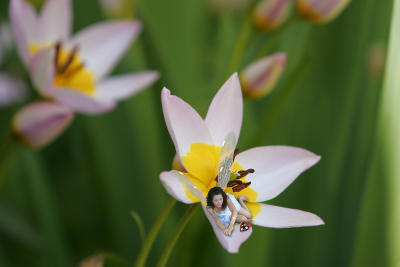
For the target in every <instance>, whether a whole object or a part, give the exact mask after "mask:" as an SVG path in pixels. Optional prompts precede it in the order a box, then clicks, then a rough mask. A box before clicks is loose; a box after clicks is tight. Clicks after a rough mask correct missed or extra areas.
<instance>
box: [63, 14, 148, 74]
mask: <svg viewBox="0 0 400 267" xmlns="http://www.w3.org/2000/svg"><path fill="white" fill-rule="evenodd" d="M140 29H141V25H140V23H139V22H137V21H117V22H105V23H98V24H96V25H94V26H91V27H89V28H87V29H85V30H83V31H82V32H80V33H78V34H77V35H76V36H75V37H73V39H72V40H71V41H69V42H68V47H69V49H72V47H74V46H75V45H77V46H78V48H79V55H80V56H81V58H82V60H83V62H84V63H85V66H86V67H87V68H88V69H90V70H91V71H92V72H94V74H95V76H96V78H97V79H100V78H101V77H103V76H105V75H106V74H108V73H109V72H110V71H111V69H112V68H113V67H114V65H115V64H116V63H117V62H118V60H119V59H120V58H121V56H122V55H123V54H124V52H125V51H126V50H127V49H128V47H129V46H130V44H131V43H132V41H133V40H134V39H135V38H136V36H137V35H138V34H139V32H140Z"/></svg>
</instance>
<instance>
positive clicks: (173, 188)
mask: <svg viewBox="0 0 400 267" xmlns="http://www.w3.org/2000/svg"><path fill="white" fill-rule="evenodd" d="M160 180H161V183H162V184H163V185H164V187H165V189H166V190H167V191H168V194H170V195H171V196H173V197H174V198H175V199H176V200H178V201H180V202H183V203H187V204H191V203H194V201H192V200H190V199H189V198H188V197H187V195H186V191H185V188H184V187H183V185H182V183H181V182H180V180H179V177H178V176H177V175H176V172H175V171H169V172H162V173H161V174H160Z"/></svg>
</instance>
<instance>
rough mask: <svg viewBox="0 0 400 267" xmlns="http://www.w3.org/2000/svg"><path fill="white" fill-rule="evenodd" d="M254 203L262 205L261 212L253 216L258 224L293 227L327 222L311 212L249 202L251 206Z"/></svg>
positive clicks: (248, 204) (273, 226)
mask: <svg viewBox="0 0 400 267" xmlns="http://www.w3.org/2000/svg"><path fill="white" fill-rule="evenodd" d="M252 205H260V207H261V211H260V213H258V214H257V215H256V216H255V217H254V218H253V224H256V225H260V226H264V227H272V228H291V227H304V226H316V225H322V224H325V223H324V221H323V220H322V219H321V218H320V217H318V216H317V215H315V214H313V213H310V212H306V211H302V210H296V209H288V208H282V207H278V206H272V205H267V204H261V203H247V206H248V207H249V208H251V206H252Z"/></svg>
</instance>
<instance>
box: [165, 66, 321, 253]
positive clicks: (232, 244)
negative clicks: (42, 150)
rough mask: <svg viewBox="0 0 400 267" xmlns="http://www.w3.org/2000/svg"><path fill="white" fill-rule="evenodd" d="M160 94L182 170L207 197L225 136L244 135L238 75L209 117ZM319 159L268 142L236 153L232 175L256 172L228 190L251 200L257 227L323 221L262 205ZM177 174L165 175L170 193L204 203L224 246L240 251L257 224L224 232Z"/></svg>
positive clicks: (220, 93)
mask: <svg viewBox="0 0 400 267" xmlns="http://www.w3.org/2000/svg"><path fill="white" fill-rule="evenodd" d="M161 98H162V108H163V112H164V118H165V121H166V124H167V128H168V131H169V133H170V135H171V138H172V141H173V143H174V145H175V149H176V153H177V156H178V158H179V160H180V162H181V164H182V166H183V167H184V169H185V171H184V172H182V173H183V174H184V175H185V176H186V177H187V178H188V179H190V180H191V182H193V183H194V185H195V186H196V187H197V188H198V189H199V190H201V194H203V195H204V196H206V195H207V193H208V191H209V189H210V188H212V187H215V186H216V185H217V181H216V179H215V178H216V176H217V174H218V166H219V158H220V151H221V147H222V145H223V142H224V139H225V137H226V136H227V135H228V133H233V134H234V135H235V136H237V137H239V134H240V128H241V125H242V115H243V114H242V112H243V99H242V93H241V88H240V83H239V79H238V76H237V74H234V75H232V76H231V77H230V78H229V79H228V81H226V82H225V84H224V85H223V86H222V87H221V89H220V90H219V91H218V92H217V94H216V96H215V97H214V99H213V101H212V102H211V105H210V107H209V109H208V112H207V116H206V118H205V120H203V119H202V118H201V117H200V115H199V114H198V113H197V112H196V111H195V110H194V109H193V108H192V107H191V106H190V105H189V104H187V103H186V102H184V101H183V100H182V99H180V98H179V97H177V96H174V95H171V93H170V91H169V90H168V89H166V88H164V89H163V90H162V93H161ZM235 145H236V144H235ZM319 159H320V157H319V156H317V155H315V154H313V153H312V152H310V151H307V150H305V149H302V148H297V147H290V146H264V147H256V148H252V149H249V150H246V151H244V152H241V153H239V154H238V155H237V156H236V157H235V159H234V163H233V165H232V173H234V172H236V171H240V170H246V169H249V168H252V169H254V170H255V172H254V173H251V174H248V175H247V176H246V177H244V178H242V180H243V183H245V184H247V185H248V186H247V187H243V188H240V190H233V189H232V188H231V187H227V188H226V189H225V191H226V192H228V193H230V194H233V195H234V196H235V197H236V198H237V197H239V196H243V197H246V198H247V200H248V202H247V207H248V208H249V210H250V212H251V214H252V224H254V225H260V226H265V227H274V228H284V227H301V226H314V225H320V224H323V221H322V220H321V219H320V218H319V217H318V216H317V215H315V214H312V213H309V212H305V211H301V210H296V209H288V208H283V207H278V206H273V205H268V204H264V203H261V202H264V201H267V200H270V199H273V198H275V197H276V196H278V195H279V194H280V193H281V192H282V191H283V190H285V188H286V187H288V186H289V185H290V184H291V183H292V182H293V181H294V180H295V179H296V178H297V176H298V175H299V174H300V173H302V172H303V171H305V170H306V169H308V168H309V167H311V166H313V165H314V164H315V163H317V162H318V161H319ZM178 174H179V172H177V171H176V170H172V171H168V172H167V171H165V172H162V173H161V174H160V180H161V182H162V184H163V185H164V186H165V188H166V190H167V191H168V193H169V194H170V195H171V196H173V197H174V198H176V199H177V200H178V201H180V202H183V203H187V204H191V203H195V202H201V203H202V204H201V205H202V207H203V210H204V212H205V214H206V216H207V218H208V219H209V221H210V223H211V225H212V228H213V229H214V232H215V234H216V236H217V238H218V240H219V241H220V243H221V245H222V246H223V247H224V248H225V249H226V250H227V251H228V252H230V253H236V252H238V250H239V247H240V245H241V244H242V243H243V242H244V241H245V240H246V239H247V238H248V237H249V236H250V235H251V233H252V228H250V229H249V230H248V231H243V232H241V231H239V226H238V225H235V228H234V230H233V232H232V234H231V235H230V236H228V235H225V234H224V233H223V232H222V230H221V229H220V228H218V226H217V224H216V222H215V220H214V219H213V218H212V216H211V214H209V212H208V211H207V210H206V207H205V206H204V205H205V203H204V202H202V201H200V199H199V198H197V197H196V196H194V195H192V194H191V193H189V192H188V190H187V187H186V185H185V184H183V183H182V180H181V179H180V178H181V177H180V176H179V175H178ZM228 186H229V185H228Z"/></svg>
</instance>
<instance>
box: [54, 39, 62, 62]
mask: <svg viewBox="0 0 400 267" xmlns="http://www.w3.org/2000/svg"><path fill="white" fill-rule="evenodd" d="M55 49H56V52H55V55H54V66H55V67H56V68H58V60H59V59H60V51H61V42H60V41H58V42H57V43H56V46H55Z"/></svg>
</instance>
